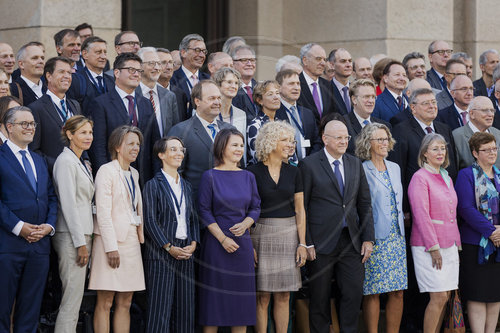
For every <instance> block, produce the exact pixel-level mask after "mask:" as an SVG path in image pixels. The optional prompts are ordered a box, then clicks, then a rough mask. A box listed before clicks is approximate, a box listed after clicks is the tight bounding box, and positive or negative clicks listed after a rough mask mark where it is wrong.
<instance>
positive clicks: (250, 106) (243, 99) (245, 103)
mask: <svg viewBox="0 0 500 333" xmlns="http://www.w3.org/2000/svg"><path fill="white" fill-rule="evenodd" d="M256 85H257V81H255V80H254V79H252V90H253V89H254V88H255V86H256ZM232 104H233V105H234V106H236V107H237V108H239V109H242V110H243V111H245V113H246V114H247V123H250V122H251V121H252V120H253V118H255V117H256V116H257V113H258V110H257V106H256V105H255V104H254V103H253V102H252V100H251V99H250V97H248V95H247V91H246V90H245V89H243V88H242V87H240V88H239V89H238V92H237V93H236V96H234V98H233V102H232Z"/></svg>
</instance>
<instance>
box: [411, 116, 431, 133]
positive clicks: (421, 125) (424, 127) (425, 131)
mask: <svg viewBox="0 0 500 333" xmlns="http://www.w3.org/2000/svg"><path fill="white" fill-rule="evenodd" d="M413 118H415V120H416V121H417V123H418V124H419V125H420V127H422V130H423V131H424V133H425V134H427V130H426V128H427V127H430V128H432V131H433V132H434V133H435V132H436V130H435V129H434V122H432V123H431V124H430V125H429V126H427V125H426V124H424V123H423V122H421V121H420V120H419V119H418V118H417V117H415V116H413Z"/></svg>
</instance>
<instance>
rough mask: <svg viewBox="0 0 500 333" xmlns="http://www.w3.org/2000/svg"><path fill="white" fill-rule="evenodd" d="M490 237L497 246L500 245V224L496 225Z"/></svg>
mask: <svg viewBox="0 0 500 333" xmlns="http://www.w3.org/2000/svg"><path fill="white" fill-rule="evenodd" d="M489 239H490V240H491V241H492V242H493V245H495V246H496V247H499V246H500V226H498V225H496V226H495V231H493V233H492V234H491V235H490V237H489Z"/></svg>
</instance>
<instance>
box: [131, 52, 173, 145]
mask: <svg viewBox="0 0 500 333" xmlns="http://www.w3.org/2000/svg"><path fill="white" fill-rule="evenodd" d="M137 55H138V56H139V57H140V58H141V59H142V65H141V67H142V70H143V71H144V72H143V73H142V76H141V83H140V84H139V86H138V87H137V89H136V90H135V92H136V94H138V95H139V96H141V95H142V96H144V97H146V98H147V99H149V101H150V102H151V104H152V105H153V110H154V112H155V118H156V122H157V123H158V128H159V129H160V137H163V136H165V134H167V133H168V131H169V130H170V128H172V126H174V125H175V124H177V123H178V122H179V111H178V110H177V99H176V97H175V94H174V93H173V92H171V91H169V90H167V89H165V88H163V87H162V86H161V85H159V84H158V79H159V78H160V74H161V70H162V67H161V62H160V57H159V56H158V53H157V52H156V49H155V48H154V47H143V48H141V49H140V50H139V52H137Z"/></svg>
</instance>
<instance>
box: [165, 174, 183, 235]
mask: <svg viewBox="0 0 500 333" xmlns="http://www.w3.org/2000/svg"><path fill="white" fill-rule="evenodd" d="M161 172H162V174H163V176H164V177H165V179H166V180H167V182H168V184H169V185H170V188H171V189H172V191H174V195H175V196H176V198H177V202H179V203H180V202H181V195H183V194H182V184H181V181H180V179H181V178H180V176H179V175H177V177H178V179H179V182H178V183H177V182H176V181H175V179H174V178H173V177H172V176H170V175H169V174H167V173H166V172H165V171H164V170H163V169H162V170H161ZM183 196H184V198H182V204H181V210H180V214H179V211H178V210H177V207H175V200H174V198H171V199H172V202H173V203H174V210H175V215H176V216H177V229H176V230H175V238H177V239H186V238H187V223H186V196H185V195H183Z"/></svg>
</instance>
